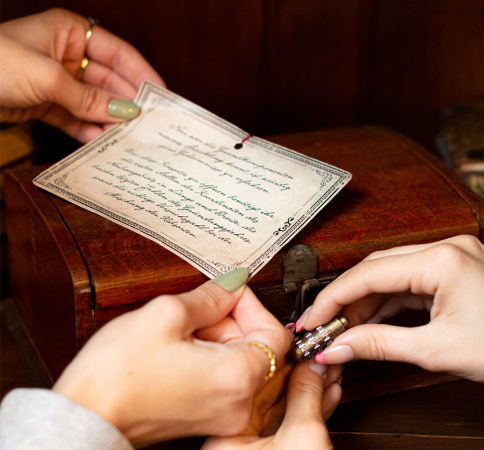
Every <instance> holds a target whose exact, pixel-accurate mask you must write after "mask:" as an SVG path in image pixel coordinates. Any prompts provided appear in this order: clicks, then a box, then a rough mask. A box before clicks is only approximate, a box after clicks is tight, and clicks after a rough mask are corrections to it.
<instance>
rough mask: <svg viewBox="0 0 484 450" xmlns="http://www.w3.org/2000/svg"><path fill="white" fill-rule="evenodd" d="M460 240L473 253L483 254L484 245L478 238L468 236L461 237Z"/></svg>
mask: <svg viewBox="0 0 484 450" xmlns="http://www.w3.org/2000/svg"><path fill="white" fill-rule="evenodd" d="M459 239H460V241H461V242H462V243H463V245H465V247H466V248H468V249H470V251H471V253H477V254H481V253H482V252H484V245H482V242H481V241H480V240H479V239H478V238H477V237H475V236H470V235H468V234H466V235H463V236H460V237H459Z"/></svg>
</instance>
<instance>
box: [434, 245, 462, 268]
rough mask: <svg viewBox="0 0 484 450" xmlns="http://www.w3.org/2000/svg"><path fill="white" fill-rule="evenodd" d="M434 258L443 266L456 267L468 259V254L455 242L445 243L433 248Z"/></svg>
mask: <svg viewBox="0 0 484 450" xmlns="http://www.w3.org/2000/svg"><path fill="white" fill-rule="evenodd" d="M432 258H435V259H434V261H438V262H439V265H441V266H445V267H456V266H460V265H461V264H462V262H463V260H465V259H466V254H465V253H464V252H463V251H462V249H461V248H460V247H458V246H457V245H455V244H451V243H443V244H440V245H437V246H435V247H434V248H433V252H432Z"/></svg>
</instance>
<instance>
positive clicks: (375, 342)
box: [368, 335, 388, 361]
mask: <svg viewBox="0 0 484 450" xmlns="http://www.w3.org/2000/svg"><path fill="white" fill-rule="evenodd" d="M387 354H388V352H387V343H386V340H385V336H382V335H378V336H369V337H368V355H369V357H370V359H372V360H374V361H386V359H387Z"/></svg>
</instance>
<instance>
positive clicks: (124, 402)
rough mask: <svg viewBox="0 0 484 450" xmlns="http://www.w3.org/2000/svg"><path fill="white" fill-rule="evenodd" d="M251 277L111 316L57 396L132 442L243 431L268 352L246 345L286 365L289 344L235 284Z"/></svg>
mask: <svg viewBox="0 0 484 450" xmlns="http://www.w3.org/2000/svg"><path fill="white" fill-rule="evenodd" d="M247 274H248V272H247V271H246V270H245V269H237V270H236V271H233V272H230V273H229V274H226V275H225V276H224V277H225V278H224V277H220V278H219V279H217V280H215V282H214V281H209V282H207V283H205V284H203V285H201V286H200V287H198V288H197V289H195V290H193V291H191V292H188V293H185V294H181V295H176V296H175V295H165V296H161V297H158V298H156V299H154V300H152V301H151V302H149V303H147V304H146V305H145V306H143V307H141V308H139V309H138V310H136V311H133V312H129V313H127V314H124V315H122V316H120V317H118V318H116V319H114V320H112V321H111V322H110V323H108V324H107V325H106V326H104V327H103V328H101V330H99V331H98V332H97V333H96V334H95V335H94V336H93V337H92V338H91V339H90V340H89V341H88V342H87V344H86V345H85V346H84V348H83V349H82V350H81V351H80V353H79V354H78V355H77V356H76V358H75V359H74V360H73V361H72V363H71V364H70V365H69V366H68V367H67V368H66V370H65V371H64V373H63V374H62V375H61V377H60V378H59V380H58V381H57V383H56V384H55V386H54V388H53V389H54V391H56V392H59V393H61V394H63V395H65V396H67V397H69V398H70V399H71V400H73V401H75V402H77V403H79V404H80V405H82V406H84V407H86V408H88V409H91V410H93V411H95V412H96V413H98V414H100V415H101V416H102V417H104V418H105V419H107V420H108V421H109V422H111V423H112V424H113V425H114V426H116V427H117V428H118V429H119V430H121V432H122V433H123V434H124V435H125V436H126V437H127V438H128V439H129V440H130V441H131V442H132V443H134V444H135V445H145V444H148V443H151V442H155V441H159V440H165V439H172V438H175V437H180V436H189V435H206V434H207V435H208V434H210V435H232V434H237V433H239V432H241V431H242V430H243V429H244V428H245V427H246V425H247V423H248V421H249V418H250V416H251V412H252V400H253V396H254V394H255V392H256V390H257V388H258V387H259V385H260V384H261V382H262V380H263V379H264V376H265V375H266V374H267V373H268V370H269V360H268V358H267V355H266V354H265V353H264V352H263V351H261V350H260V349H258V348H257V347H255V346H253V345H247V344H246V341H250V340H255V341H259V342H263V343H265V344H266V345H268V346H269V347H270V348H272V349H273V350H274V352H275V353H276V357H277V359H278V361H280V362H281V363H282V361H283V360H284V355H285V353H286V352H287V350H288V348H289V345H290V343H291V340H292V333H291V332H290V331H289V330H287V329H286V328H284V327H283V326H282V325H281V324H280V323H279V322H278V320H277V319H275V318H274V316H272V314H270V313H269V312H268V311H267V310H266V309H265V308H264V307H263V306H262V304H261V303H260V302H259V300H258V299H257V298H256V297H255V295H254V294H253V293H252V291H251V290H250V289H249V288H247V287H245V286H242V287H240V288H239V286H241V285H242V284H243V283H244V282H245V281H246V279H247ZM224 280H225V281H224ZM227 280H228V281H229V282H231V283H232V284H231V286H229V285H227ZM234 282H235V285H234ZM217 283H220V285H219V284H217ZM222 286H226V287H227V289H229V290H226V289H224V288H223V287H222ZM231 291H233V292H231ZM229 314H230V315H229ZM197 332H198V333H200V335H203V334H204V333H205V335H208V334H210V335H212V336H215V337H216V339H217V340H218V341H219V342H209V341H204V340H202V339H200V338H199V337H196V336H195V333H197Z"/></svg>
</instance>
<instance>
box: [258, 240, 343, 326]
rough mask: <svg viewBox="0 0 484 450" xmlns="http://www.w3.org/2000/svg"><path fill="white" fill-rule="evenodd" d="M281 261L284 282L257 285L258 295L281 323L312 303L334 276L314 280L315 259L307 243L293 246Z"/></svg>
mask: <svg viewBox="0 0 484 450" xmlns="http://www.w3.org/2000/svg"><path fill="white" fill-rule="evenodd" d="M283 264H284V275H283V279H282V280H283V284H282V285H276V286H270V287H267V288H260V289H258V291H257V296H258V297H259V299H260V301H261V302H262V304H263V305H264V306H265V307H266V308H267V309H268V310H269V311H270V312H271V313H272V314H274V315H275V316H276V317H277V318H278V319H279V320H280V321H281V322H282V323H287V322H288V321H289V319H291V320H294V318H295V317H297V318H298V317H299V315H300V314H302V312H303V311H304V309H305V308H307V307H308V306H310V305H311V304H312V303H313V301H314V299H315V297H316V295H317V293H318V292H319V291H320V290H321V289H322V288H324V287H325V286H326V285H328V284H329V283H331V281H333V280H334V279H335V278H336V275H335V276H329V277H324V278H319V279H316V276H317V273H318V258H317V256H316V255H315V254H314V253H313V251H312V250H311V249H310V248H309V247H308V246H307V245H302V244H300V245H296V246H294V247H292V248H291V249H290V250H289V251H288V252H287V255H286V257H285V258H284V262H283ZM306 281H308V283H305V282H306ZM305 285H306V286H305ZM316 287H317V288H316ZM311 288H314V289H311ZM291 316H292V318H291Z"/></svg>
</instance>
